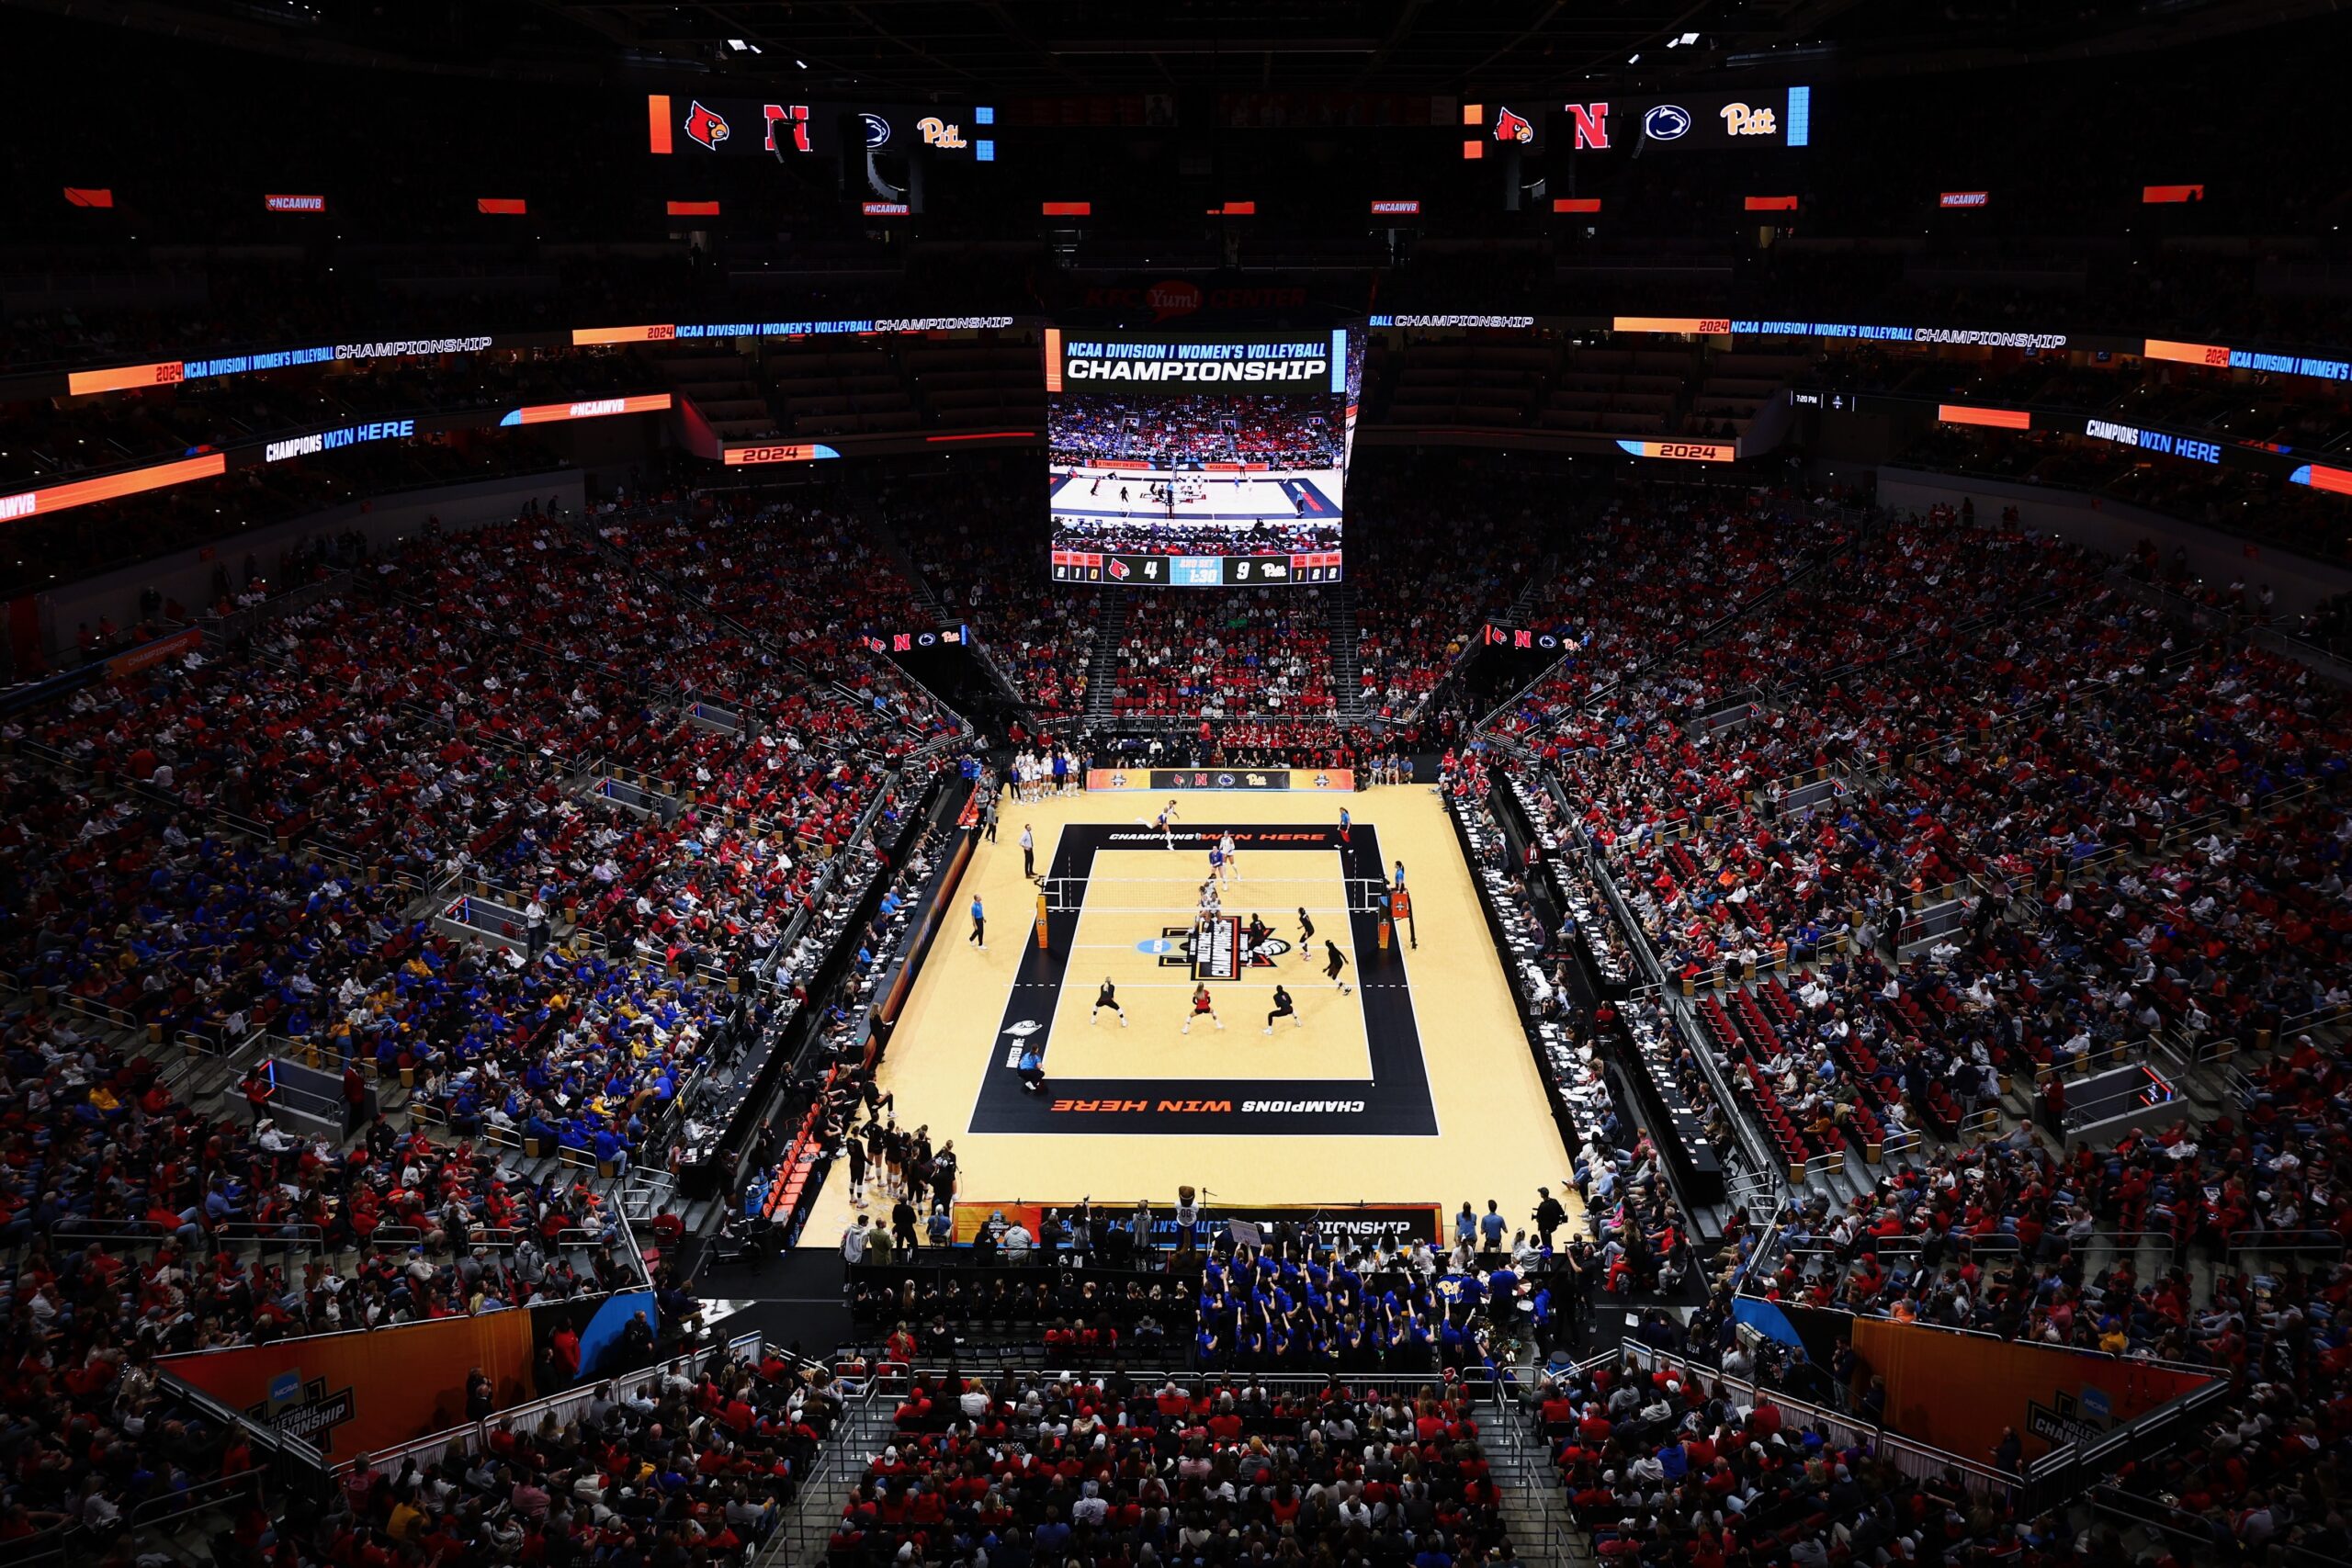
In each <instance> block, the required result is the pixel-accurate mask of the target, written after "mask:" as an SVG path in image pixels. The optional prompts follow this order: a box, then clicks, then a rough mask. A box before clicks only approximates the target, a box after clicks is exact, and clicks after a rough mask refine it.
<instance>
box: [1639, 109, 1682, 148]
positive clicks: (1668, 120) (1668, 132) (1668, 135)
mask: <svg viewBox="0 0 2352 1568" xmlns="http://www.w3.org/2000/svg"><path fill="white" fill-rule="evenodd" d="M1642 134H1643V135H1644V136H1646V137H1648V138H1649V139H1650V140H1651V141H1681V140H1682V139H1683V138H1684V137H1685V136H1688V135H1690V134H1691V111H1690V110H1689V109H1686V108H1684V107H1682V106H1681V105H1680V104H1660V105H1658V106H1657V107H1656V108H1653V109H1652V110H1650V112H1649V113H1647V114H1645V115H1644V116H1642Z"/></svg>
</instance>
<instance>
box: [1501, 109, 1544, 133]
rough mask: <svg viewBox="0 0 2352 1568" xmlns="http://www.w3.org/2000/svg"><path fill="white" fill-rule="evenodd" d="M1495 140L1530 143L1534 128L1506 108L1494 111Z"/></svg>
mask: <svg viewBox="0 0 2352 1568" xmlns="http://www.w3.org/2000/svg"><path fill="white" fill-rule="evenodd" d="M1495 140H1496V141H1534V140H1535V128H1534V127H1533V126H1532V125H1530V124H1528V123H1527V121H1526V120H1525V119H1523V118H1521V117H1520V116H1518V115H1515V114H1513V113H1512V112H1511V111H1510V110H1509V109H1507V108H1499V107H1498V108H1497V109H1496V110H1495Z"/></svg>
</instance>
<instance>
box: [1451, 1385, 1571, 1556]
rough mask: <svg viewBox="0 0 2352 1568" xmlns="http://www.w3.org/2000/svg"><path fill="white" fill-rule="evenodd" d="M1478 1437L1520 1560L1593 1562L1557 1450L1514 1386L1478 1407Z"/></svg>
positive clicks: (1500, 1391)
mask: <svg viewBox="0 0 2352 1568" xmlns="http://www.w3.org/2000/svg"><path fill="white" fill-rule="evenodd" d="M1478 1439H1479V1447H1480V1448H1481V1449H1483V1450H1485V1451H1486V1455H1487V1469H1488V1470H1489V1472H1491V1473H1492V1474H1493V1476H1494V1481H1495V1489H1496V1491H1497V1493H1498V1495H1499V1501H1500V1503H1501V1506H1502V1514H1503V1521H1504V1524H1505V1525H1506V1526H1507V1527H1508V1528H1509V1529H1510V1544H1511V1548H1512V1551H1513V1553H1514V1560H1515V1561H1517V1562H1522V1563H1525V1564H1527V1565H1528V1568H1568V1565H1569V1564H1572V1563H1577V1564H1580V1563H1584V1562H1589V1561H1591V1557H1590V1553H1589V1552H1587V1551H1582V1550H1581V1549H1580V1547H1579V1540H1580V1538H1579V1537H1578V1536H1577V1532H1576V1530H1575V1528H1574V1521H1572V1520H1571V1519H1570V1518H1569V1517H1568V1511H1567V1498H1566V1495H1564V1494H1563V1493H1562V1492H1561V1490H1560V1476H1559V1472H1558V1471H1556V1470H1555V1469H1554V1468H1553V1465H1552V1455H1551V1450H1549V1448H1548V1447H1547V1446H1546V1445H1545V1443H1544V1438H1543V1436H1542V1435H1541V1434H1540V1433H1538V1432H1537V1431H1536V1430H1535V1427H1534V1423H1533V1416H1532V1413H1531V1412H1530V1411H1528V1410H1527V1409H1525V1408H1523V1407H1522V1406H1521V1404H1520V1402H1519V1398H1518V1395H1517V1394H1516V1393H1514V1392H1512V1390H1511V1387H1510V1385H1500V1386H1498V1391H1497V1394H1496V1403H1495V1404H1493V1405H1492V1406H1490V1407H1487V1408H1485V1409H1482V1410H1480V1411H1479V1412H1478Z"/></svg>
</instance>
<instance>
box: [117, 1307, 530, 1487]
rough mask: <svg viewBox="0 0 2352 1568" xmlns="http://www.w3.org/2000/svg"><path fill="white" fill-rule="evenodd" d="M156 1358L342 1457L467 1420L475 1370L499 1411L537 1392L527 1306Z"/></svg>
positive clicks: (199, 1384) (329, 1453)
mask: <svg viewBox="0 0 2352 1568" xmlns="http://www.w3.org/2000/svg"><path fill="white" fill-rule="evenodd" d="M157 1364H158V1365H159V1366H161V1367H162V1368H163V1370H164V1371H167V1372H169V1373H171V1374H172V1376H174V1377H175V1378H178V1379H180V1380H181V1381H183V1382H188V1383H192V1384H194V1385H195V1386H196V1387H198V1388H200V1389H202V1390H203V1391H204V1392H205V1393H209V1394H210V1395H212V1397H214V1398H215V1399H218V1400H220V1402H221V1403H222V1404H227V1405H230V1406H232V1408H234V1409H237V1410H240V1411H243V1412H244V1413H245V1414H247V1415H249V1416H254V1417H256V1418H264V1417H269V1418H274V1419H275V1420H276V1421H277V1426H278V1428H279V1430H281V1431H285V1432H289V1433H291V1434H293V1435H294V1436H296V1437H298V1438H302V1439H303V1440H304V1441H306V1442H308V1443H311V1445H313V1446H314V1447H316V1448H317V1449H318V1450H320V1451H321V1452H322V1453H324V1454H326V1455H327V1456H328V1457H329V1458H332V1459H337V1460H344V1459H348V1458H350V1457H351V1456H352V1455H354V1454H357V1453H365V1452H367V1451H368V1450H371V1449H381V1448H389V1447H392V1446H394V1445H396V1444H400V1443H404V1442H407V1441H408V1440H409V1439H411V1438H422V1437H425V1436H427V1435H429V1434H431V1433H434V1432H446V1431H447V1430H448V1429H449V1428H450V1427H460V1426H463V1425H464V1424H465V1420H466V1379H467V1377H468V1376H469V1374H470V1373H471V1372H472V1371H473V1370H474V1369H475V1368H476V1367H480V1368H481V1370H482V1371H484V1372H485V1373H487V1374H488V1375H489V1377H490V1380H491V1383H492V1387H493V1390H494V1407H495V1408H497V1409H501V1410H503V1409H505V1408H507V1407H508V1406H510V1405H515V1404H522V1403H523V1402H524V1401H525V1400H527V1399H530V1398H532V1397H534V1391H533V1385H532V1381H531V1314H529V1313H527V1312H494V1313H490V1314H485V1315H483V1316H481V1317H451V1318H443V1319H441V1320H439V1321H437V1322H434V1323H413V1324H407V1325H402V1326H401V1327H398V1328H379V1329H377V1330H375V1331H373V1332H368V1331H360V1332H356V1333H351V1334H322V1335H318V1336H315V1337H311V1338H306V1339H286V1340H281V1341H279V1342H278V1343H277V1344H275V1345H252V1346H244V1347H241V1348H237V1349H233V1350H198V1351H195V1352H193V1353H192V1354H189V1355H186V1356H165V1357H164V1358H163V1359H161V1360H160V1361H159V1362H158V1363H157Z"/></svg>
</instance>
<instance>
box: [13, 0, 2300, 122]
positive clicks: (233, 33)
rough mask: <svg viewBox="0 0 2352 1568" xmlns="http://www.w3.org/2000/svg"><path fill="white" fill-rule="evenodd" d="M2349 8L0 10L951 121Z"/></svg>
mask: <svg viewBox="0 0 2352 1568" xmlns="http://www.w3.org/2000/svg"><path fill="white" fill-rule="evenodd" d="M2342 5H2343V0H1148V3H1145V0H0V6H6V7H10V8H16V9H23V10H32V11H42V12H48V13H51V14H53V15H63V16H72V17H78V18H82V19H84V20H86V21H89V22H94V23H99V24H110V25H117V26H126V27H130V28H136V29H139V30H142V31H148V32H159V33H164V34H166V35H169V36H173V37H178V38H187V39H200V40H203V41H207V42H217V43H222V44H229V45H232V46H234V47H243V48H249V49H257V50H264V51H272V52H278V53H286V54H291V55H296V56H299V57H302V58H306V59H310V60H312V61H315V62H322V63H325V62H349V63H355V64H363V63H364V64H373V65H389V66H407V67H413V68H422V69H427V70H444V71H450V72H456V73H467V74H482V73H495V72H496V71H498V70H500V69H514V70H519V71H520V72H522V73H526V74H529V75H534V76H549V75H561V76H571V77H576V78H577V77H588V76H596V77H604V78H609V77H611V76H613V75H614V74H616V73H630V72H665V73H666V72H675V71H678V70H681V69H684V70H692V71H695V72H700V73H710V74H712V75H715V76H741V77H744V78H746V79H752V78H757V79H764V80H773V81H776V82H779V83H782V82H792V83H797V84H805V85H806V87H807V88H808V89H809V90H811V91H823V90H842V89H855V90H857V91H860V92H888V93H893V94H899V95H904V96H918V97H931V98H936V99H939V100H941V101H955V100H958V99H962V100H974V99H980V98H994V99H1017V98H1023V97H1050V96H1085V95H1103V94H1109V95H1129V94H1162V93H1167V94H1188V93H1204V92H1253V93H1255V92H1365V93H1430V94H1459V93H1467V92H1496V91H1513V90H1527V89H1537V90H1548V89H1550V88H1552V87H1555V86H1565V85H1568V84H1570V83H1573V82H1576V81H1577V80H1579V79H1582V78H1585V77H1588V76H1602V75H1606V76H1610V77H1623V78H1632V79H1640V78H1659V79H1675V78H1681V77H1687V76H1693V75H1701V74H1709V73H1750V72H1758V71H1762V72H1770V73H1772V74H1774V75H1781V74H1784V73H1788V72H1798V71H1801V72H1803V73H1805V74H1806V75H1809V76H1812V77H1815V78H1818V79H1829V78H1833V77H1835V76H1837V75H1838V74H1842V73H1869V74H1878V73H1891V72H1905V71H1923V70H1941V69H1952V68H1955V67H1965V66H1971V65H1988V64H1995V63H2003V64H2008V63H2020V62H2028V61H2033V60H2052V59H2065V58H2069V57H2087V56H2091V55H2096V54H2109V53H2119V52H2127V51H2135V50H2143V49H2154V48H2166V47H2179V46H2183V45H2188V44H2193V43H2196V42H2199V41H2201V40H2204V39H2211V38H2215V37H2219V36H2222V35H2224V34H2227V33H2232V32H2237V31H2243V30H2245V29H2248V28H2256V27H2261V26H2266V25H2272V24H2278V23H2283V22H2290V21H2292V20H2293V19H2295V18H2297V17H2309V16H2317V15H2321V14H2324V13H2326V12H2329V11H2334V10H2337V9H2339V8H2340V7H2341V6H2342Z"/></svg>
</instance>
